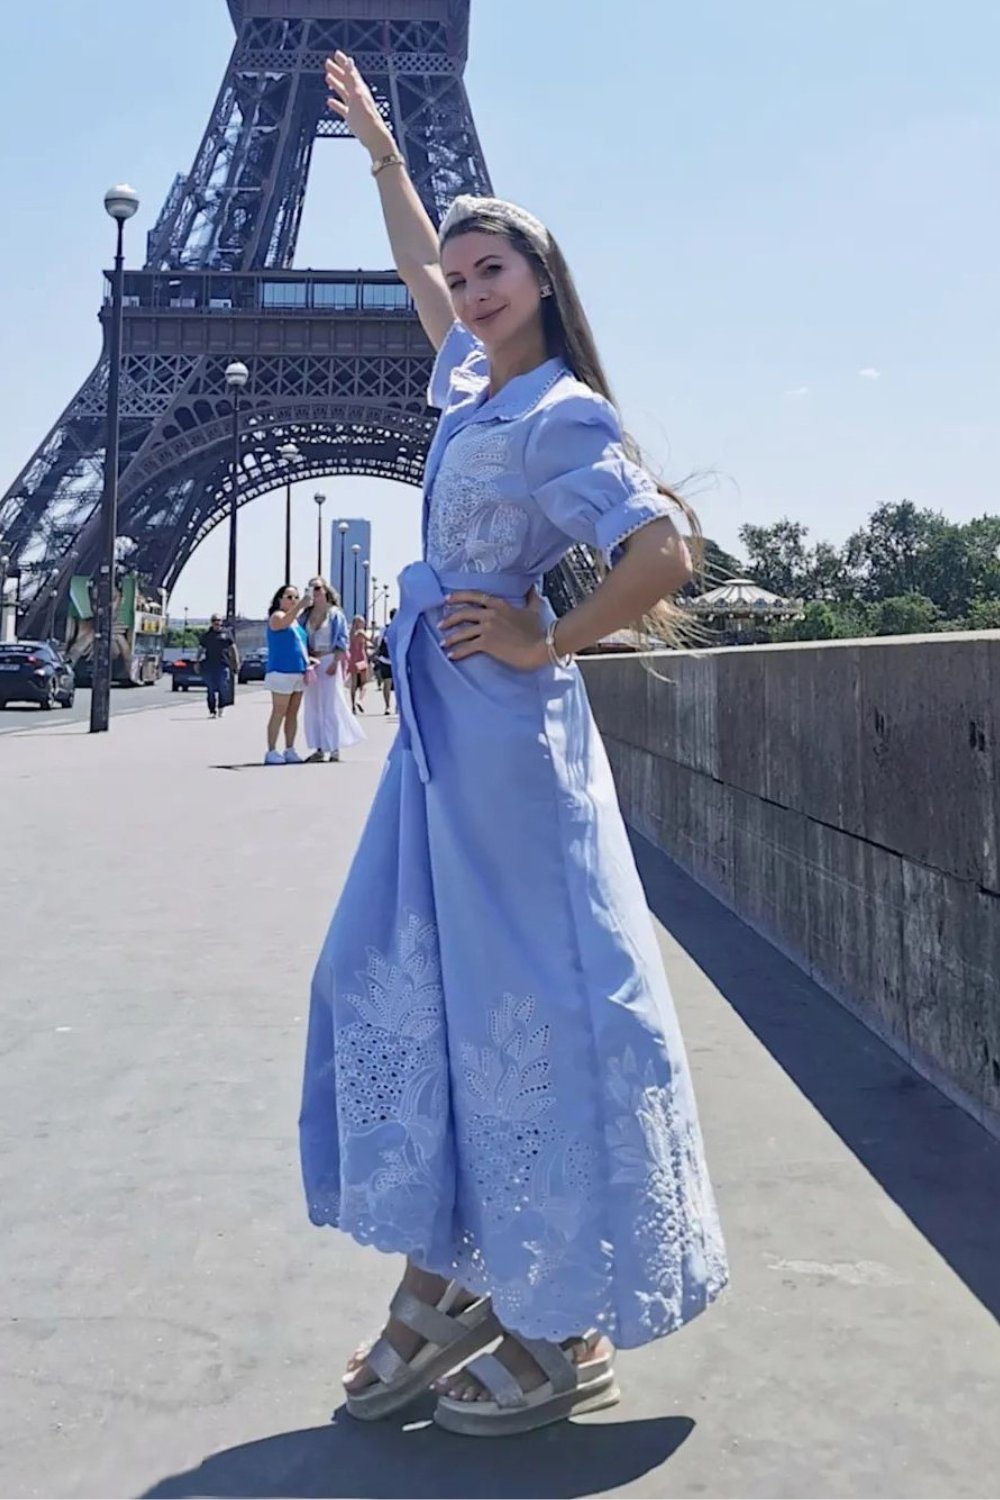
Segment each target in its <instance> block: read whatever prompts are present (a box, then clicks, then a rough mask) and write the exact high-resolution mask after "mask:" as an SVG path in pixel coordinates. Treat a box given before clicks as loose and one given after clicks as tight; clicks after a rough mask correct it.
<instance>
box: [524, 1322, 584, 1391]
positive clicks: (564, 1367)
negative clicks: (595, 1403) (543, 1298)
mask: <svg viewBox="0 0 1000 1500" xmlns="http://www.w3.org/2000/svg"><path fill="white" fill-rule="evenodd" d="M514 1337H515V1338H516V1339H517V1342H518V1343H519V1344H520V1345H521V1348H522V1349H526V1350H527V1351H528V1353H529V1354H530V1355H531V1357H532V1359H533V1360H534V1361H535V1364H536V1365H538V1367H539V1369H541V1370H542V1371H543V1372H544V1374H545V1375H547V1376H548V1378H549V1380H550V1381H551V1384H552V1390H553V1393H554V1394H555V1395H556V1396H563V1395H565V1394H566V1392H567V1391H575V1390H576V1388H577V1386H578V1385H579V1384H580V1371H579V1368H578V1366H577V1363H576V1361H575V1360H574V1359H573V1357H572V1355H570V1354H567V1352H566V1350H565V1349H562V1348H560V1346H559V1345H558V1344H550V1343H549V1341H548V1339H525V1338H521V1336H520V1335H519V1334H515V1335H514Z"/></svg>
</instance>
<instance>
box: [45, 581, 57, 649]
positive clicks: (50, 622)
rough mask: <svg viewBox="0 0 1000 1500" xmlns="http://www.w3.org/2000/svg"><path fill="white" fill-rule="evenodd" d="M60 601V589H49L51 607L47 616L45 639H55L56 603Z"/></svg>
mask: <svg viewBox="0 0 1000 1500" xmlns="http://www.w3.org/2000/svg"><path fill="white" fill-rule="evenodd" d="M58 603H59V590H58V589H49V608H48V612H47V614H46V616H45V639H46V640H47V641H53V640H55V635H56V605H57V604H58Z"/></svg>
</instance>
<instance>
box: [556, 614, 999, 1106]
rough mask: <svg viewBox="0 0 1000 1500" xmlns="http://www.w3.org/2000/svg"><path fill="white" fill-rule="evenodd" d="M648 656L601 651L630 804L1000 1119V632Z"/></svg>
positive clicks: (790, 948) (623, 790) (741, 909)
mask: <svg viewBox="0 0 1000 1500" xmlns="http://www.w3.org/2000/svg"><path fill="white" fill-rule="evenodd" d="M645 661H646V663H647V664H649V665H651V666H652V667H653V669H654V671H655V672H656V673H657V674H659V675H655V676H654V675H653V673H652V672H650V671H649V670H647V667H646V665H644V663H643V660H642V659H639V658H622V657H594V658H588V659H586V660H585V662H584V667H583V670H584V674H585V676H586V680H587V687H588V690H589V692H590V698H591V702H592V704H593V706H594V712H595V715H596V717H597V721H598V723H599V725H600V727H601V730H602V733H603V735H604V739H605V743H606V744H607V748H608V755H609V758H610V760H611V764H612V768H613V770H614V772H615V777H616V780H617V782H618V788H619V795H620V798H621V803H622V809H623V811H624V813H625V816H626V819H627V820H628V821H629V822H630V823H631V824H632V825H633V826H634V827H635V828H636V829H638V830H639V831H640V832H641V833H643V834H645V835H646V837H647V838H650V839H652V840H653V841H654V842H656V843H657V844H658V845H659V846H660V847H661V848H662V849H664V850H665V851H666V852H667V853H668V854H669V855H670V856H671V857H672V858H673V859H675V860H676V861H677V862H678V863H679V864H680V865H681V866H682V867H683V868H684V869H685V870H687V871H689V872H690V874H692V875H693V876H694V877H695V878H696V879H697V880H699V881H700V882H701V883H702V884H704V885H705V886H707V887H708V888H709V889H710V890H712V891H713V892H714V893H715V894H716V895H718V896H719V897H720V898H721V899H722V900H723V901H724V902H725V903H726V904H727V905H728V906H730V907H731V908H732V909H733V910H734V911H735V912H736V913H737V914H738V915H739V916H740V917H742V918H743V919H744V920H745V921H746V922H748V923H749V924H750V925H751V926H752V927H754V928H755V929H756V930H758V931H759V932H761V933H762V934H764V935H765V936H766V937H767V938H768V939H770V941H771V942H773V943H775V944H776V945H777V946H778V947H779V948H781V949H782V950H783V951H784V952H785V953H787V954H788V955H789V956H790V957H791V958H793V959H794V960H795V962H796V963H798V964H800V965H801V967H802V968H804V969H805V970H806V971H807V972H808V973H809V974H810V975H812V976H813V977H814V978H815V979H816V980H817V981H818V982H819V983H821V984H822V985H823V986H824V987H825V988H827V989H828V990H829V991H830V992H831V993H832V994H833V995H835V996H836V997H837V998H838V999H839V1000H840V1001H841V1002H842V1003H843V1004H844V1005H846V1006H847V1007H848V1008H849V1009H850V1010H851V1011H853V1012H854V1013H855V1014H856V1015H858V1016H859V1017H860V1018H861V1019H863V1020H864V1021H865V1022H866V1023H867V1024H868V1025H869V1026H871V1027H872V1029H873V1030H874V1031H876V1032H877V1033H878V1035H879V1036H881V1037H883V1038H884V1039H885V1040H886V1041H887V1042H889V1043H890V1045H891V1046H893V1047H894V1048H895V1049H896V1050H897V1051H898V1052H900V1053H901V1054H902V1055H903V1056H904V1057H905V1058H906V1059H907V1060H908V1061H909V1062H911V1063H912V1064H913V1066H914V1067H916V1068H917V1069H918V1070H919V1071H920V1072H921V1073H923V1074H924V1075H925V1076H926V1077H927V1078H929V1079H931V1081H932V1082H934V1083H935V1084H937V1085H938V1087H940V1088H941V1089H942V1090H943V1091H944V1092H945V1093H947V1094H948V1095H949V1096H950V1097H951V1098H953V1099H955V1100H956V1101H957V1102H958V1103H960V1104H962V1105H963V1106H964V1107H965V1108H967V1109H968V1110H969V1111H970V1112H971V1113H973V1114H974V1115H975V1116H976V1118H977V1119H979V1120H980V1122H981V1123H982V1124H983V1125H985V1126H986V1127H987V1128H988V1129H990V1130H991V1131H992V1132H993V1133H995V1134H997V1135H998V1136H1000V631H989V632H981V633H976V634H961V635H959V634H955V635H930V636H904V637H899V638H881V639H875V640H865V641H847V642H840V641H831V642H810V643H803V644H799V645H785V646H761V647H738V648H732V649H726V650H717V651H706V652H683V653H678V654H676V655H671V656H668V657H656V658H646V659H645ZM663 678H667V679H668V680H666V681H664V680H662V679H663Z"/></svg>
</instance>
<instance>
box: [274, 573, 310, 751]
mask: <svg viewBox="0 0 1000 1500" xmlns="http://www.w3.org/2000/svg"><path fill="white" fill-rule="evenodd" d="M301 608H302V600H301V598H300V596H299V591H298V589H297V588H296V587H295V586H294V584H291V583H286V584H283V585H282V587H281V588H280V589H279V590H278V592H277V593H276V594H275V596H274V598H273V599H272V600H271V608H270V609H269V610H268V612H267V674H266V676H265V677H264V686H265V687H266V688H268V689H269V690H270V693H271V717H270V719H269V720H268V723H267V754H266V755H265V756H264V764H265V766H300V765H301V764H302V757H301V755H299V753H298V751H297V750H296V748H295V736H296V734H297V733H298V728H299V705H300V704H301V702H302V694H303V693H304V692H305V686H306V672H307V671H308V670H309V645H308V642H307V639H306V633H305V631H304V630H303V628H302V626H301V625H300V624H299V621H298V614H299V610H300V609H301ZM282 727H284V731H285V753H284V755H282V753H281V751H280V750H279V749H278V736H279V735H280V734H281V730H282Z"/></svg>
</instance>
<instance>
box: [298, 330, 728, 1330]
mask: <svg viewBox="0 0 1000 1500" xmlns="http://www.w3.org/2000/svg"><path fill="white" fill-rule="evenodd" d="M487 386H488V364H487V360H486V356H485V353H484V351H483V349H482V346H481V345H480V344H479V343H478V342H477V341H476V340H475V339H474V338H473V336H472V335H471V334H470V333H469V332H468V331H467V330H465V329H464V328H463V327H461V326H460V325H457V324H456V326H455V327H454V328H453V329H452V331H451V333H450V334H449V335H448V337H447V339H446V341H445V343H444V345H443V346H442V348H441V350H440V353H439V355H438V359H437V362H436V365H435V368H434V374H433V377H432V380H431V388H430V401H431V404H432V405H434V406H437V407H440V408H441V409H442V416H441V421H440V424H439V426H438V430H437V433H436V436H435V438H434V442H433V444H432V446H431V450H430V453H429V455H428V462H427V475H426V481H425V498H424V555H425V560H424V561H423V562H420V563H415V564H413V565H412V566H411V567H409V568H407V569H406V570H405V571H404V572H403V574H402V576H401V579H400V590H401V592H400V607H399V612H398V614H397V615H396V619H395V621H394V622H393V625H392V626H391V627H390V649H391V654H392V658H393V671H394V676H395V683H396V688H397V695H398V701H399V709H400V720H401V723H400V732H399V735H398V737H397V739H396V741H395V744H394V745H393V747H392V750H391V752H390V754H389V758H388V761H387V763H386V767H385V770H384V773H383V776H382V780H381V782H380V785H379V788H378V791H377V793H376V796H375V800H374V804H373V806H372V809H371V813H370V816H369V819H368V822H367V825H366V827H365V830H364V833H363V835H362V838H361V842H360V845H359V847H358V851H357V854H356V856H355V859H354V863H353V866H352V868H351V871H350V874H349V876H348V879H347V882H346V884H345V886H344V890H343V893H342V895H341V898H340V901H339V903H338V905H337V909H336V911H335V913H334V916H333V920H332V922H331V925H330V930H329V933H328V936H327V939H326V942H325V944H324V946H323V949H322V952H321V954H320V957H319V961H318V964H317V967H316V972H315V977H314V981H313V988H312V998H311V1006H310V1018H309V1030H308V1041H307V1050H306V1062H305V1081H304V1090H303V1101H302V1114H301V1120H300V1138H301V1152H302V1168H303V1176H304V1182H305V1190H306V1197H307V1202H308V1208H309V1215H310V1218H311V1219H312V1221H313V1222H314V1223H316V1224H330V1225H337V1226H339V1227H340V1228H341V1229H343V1230H346V1231H347V1232H348V1233H349V1234H351V1235H352V1236H353V1237H354V1238H355V1239H356V1240H358V1241H360V1242H361V1243H362V1244H369V1245H374V1246H376V1247H377V1248H378V1249H380V1250H384V1251H401V1252H404V1253H405V1254H407V1255H409V1256H410V1257H412V1259H413V1260H414V1261H416V1262H417V1263H418V1264H419V1265H421V1266H423V1267H425V1268H426V1269H428V1270H431V1271H435V1272H438V1273H440V1274H442V1275H445V1276H450V1277H455V1278H457V1279H458V1280H459V1281H460V1282H462V1283H463V1284H464V1285H465V1286H466V1287H468V1288H469V1289H470V1290H473V1291H477V1292H489V1293H490V1294H491V1295H492V1297H493V1302H494V1306H495V1308H496V1312H497V1314H498V1316H499V1318H500V1320H501V1321H502V1322H503V1323H504V1324H505V1325H506V1326H507V1327H509V1328H511V1329H512V1330H514V1331H515V1332H518V1333H521V1334H524V1335H525V1336H527V1337H531V1338H546V1339H552V1340H561V1339H566V1338H569V1337H571V1336H573V1335H576V1334H580V1333H582V1332H584V1331H586V1330H588V1329H592V1328H598V1329H601V1330H602V1331H604V1332H605V1333H606V1334H608V1336H609V1337H610V1338H611V1339H612V1341H613V1342H614V1343H616V1344H617V1345H618V1346H619V1347H620V1348H629V1347H633V1346H636V1345H640V1344H644V1343H646V1342H648V1341H649V1340H651V1339H655V1338H658V1337H660V1336H661V1335H663V1334H667V1333H670V1332H671V1331H672V1330H674V1329H675V1328H677V1327H679V1326H680V1325H681V1324H683V1323H685V1322H686V1321H688V1319H690V1318H692V1317H694V1316H695V1315H696V1314H697V1313H699V1312H701V1311H702V1309H703V1308H704V1307H705V1306H706V1305H707V1304H708V1303H709V1302H710V1301H711V1300H712V1299H713V1298H714V1297H715V1296H716V1295H717V1294H718V1293H719V1291H720V1290H721V1289H722V1287H723V1286H724V1284H725V1281H726V1275H727V1271H726V1257H725V1249H724V1246H723V1242H722V1235H721V1231H720V1228H719V1220H718V1215H717V1212H716V1208H715V1203H714V1200H713V1195H712V1189H711V1185H710V1183H709V1179H708V1174H707V1171H706V1167H705V1160H704V1155H703V1150H702V1143H701V1136H700V1132H699V1128H698V1120H697V1113H696V1108H695V1101H694V1096H693V1093H692V1088H691V1079H690V1074H689V1071H688V1065H687V1060H686V1058H685V1054H684V1046H683V1042H682V1040H681V1036H680V1032H679V1030H678V1026H677V1021H676V1017H675V1015H674V1009H673V1003H672V1001H671V997H670V992H669V988H668V985H667V980H666V976H665V974H664V970H663V963H662V960H661V957H660V953H659V949H658V947H657V943H656V940H655V937H654V933H653V927H652V921H651V918H650V916H649V912H648V910H647V907H646V903H645V900H644V897H643V892H642V887H641V885H640V882H639V878H638V875H637V873H636V869H635V864H634V861H633V858H632V852H631V849H630V846H629V843H628V839H627V837H626V834H625V829H624V825H623V822H622V817H621V813H620V811H619V808H618V802H617V798H616V795H615V789H614V785H613V783H612V779H611V773H610V770H609V767H608V762H607V757H606V754H605V750H604V746H603V744H602V742H601V739H600V736H599V734H598V732H597V729H596V727H595V724H594V721H593V718H592V715H591V711H590V706H589V703H588V700H587V695H586V691H585V688H584V684H583V680H582V678H581V675H580V672H579V670H578V668H577V667H576V666H575V665H574V666H571V667H569V668H567V669H562V668H554V667H551V666H546V667H543V668H540V669H539V670H537V671H531V672H525V671H520V670H516V669H514V668H511V667H508V666H505V665H504V664H502V663H500V662H498V661H495V660H494V659H493V658H491V657H488V656H486V655H476V656H473V657H470V658H467V659H465V660H464V661H461V662H452V661H449V660H448V658H447V656H446V655H445V653H444V651H443V649H442V646H441V642H440V636H439V633H438V630H437V625H438V621H439V620H440V618H441V616H442V614H443V613H444V611H443V609H442V602H443V599H444V596H445V594H446V593H447V592H449V591H450V590H454V589H458V588H478V589H481V590H483V591H484V592H488V593H490V594H496V595H499V596H501V597H503V598H505V599H508V600H511V601H513V602H523V600H524V597H525V594H526V593H527V591H528V590H529V588H530V587H531V586H532V585H533V584H535V583H538V582H540V580H541V576H542V574H543V573H544V572H545V571H547V570H548V569H550V568H551V567H552V566H553V565H554V564H555V563H556V562H557V561H558V559H559V558H560V557H561V556H562V555H563V553H564V552H565V551H566V549H567V547H568V546H569V545H570V544H571V543H572V542H573V541H580V542H587V543H589V544H590V545H591V546H593V547H599V548H603V549H605V550H606V551H608V552H609V553H611V554H613V552H614V548H615V547H616V545H617V544H619V543H620V542H621V541H622V540H623V539H624V538H625V537H626V536H628V535H629V534H630V533H632V532H634V531H636V530H637V529H638V528H639V527H641V526H642V525H644V524H646V523H647V522H648V521H650V520H651V519H653V518H655V517H656V516H658V515H660V514H662V513H663V501H662V499H661V497H660V496H659V495H658V493H657V492H656V490H655V487H654V486H653V485H652V483H651V482H650V480H649V479H648V477H647V476H646V475H645V474H644V473H643V472H642V471H641V470H640V469H637V468H636V467H634V466H633V465H632V464H630V463H629V462H628V461H627V459H626V458H625V456H624V454H623V452H622V448H621V431H620V427H619V422H618V418H617V415H616V414H615V412H614V410H613V408H612V407H611V406H610V405H609V404H608V403H607V402H606V401H604V400H603V399H602V398H601V397H600V396H598V395H596V394H595V393H594V392H592V391H591V390H590V389H589V388H588V387H586V386H584V385H582V384H581V383H580V382H579V381H577V380H576V379H575V378H574V377H573V376H572V374H571V373H570V371H569V370H568V369H567V368H566V366H565V365H564V364H563V363H562V362H561V361H559V360H555V359H553V360H549V361H548V362H547V363H545V364H543V365H541V366H539V367H538V368H537V369H535V370H532V371H531V372H530V373H529V374H526V375H522V376H519V377H517V378H516V379H514V380H512V381H511V382H510V383H509V384H508V385H506V386H504V388H503V389H502V390H501V391H500V392H499V393H498V394H497V395H496V396H494V397H492V398H490V397H489V395H488V389H487ZM546 612H547V617H548V618H551V615H550V614H548V606H546Z"/></svg>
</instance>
